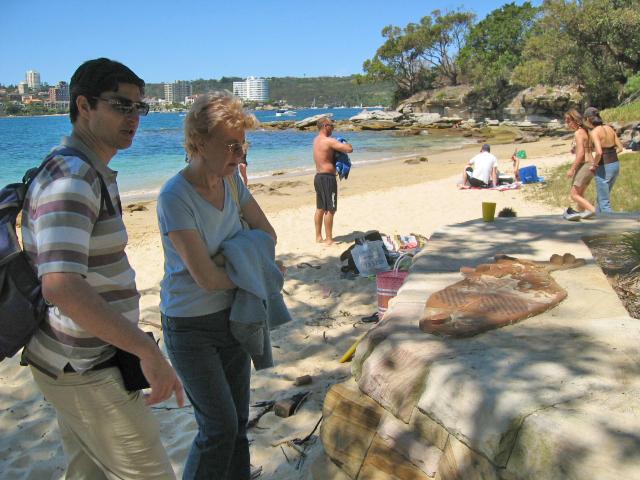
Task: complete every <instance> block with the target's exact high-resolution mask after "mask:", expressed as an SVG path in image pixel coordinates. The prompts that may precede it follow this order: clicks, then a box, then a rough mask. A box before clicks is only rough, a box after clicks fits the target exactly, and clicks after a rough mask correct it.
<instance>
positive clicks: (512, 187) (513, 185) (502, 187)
mask: <svg viewBox="0 0 640 480" xmlns="http://www.w3.org/2000/svg"><path fill="white" fill-rule="evenodd" d="M520 185H521V183H520V182H513V183H506V184H504V185H498V186H497V187H488V188H480V187H472V186H471V185H458V188H459V189H460V190H498V191H499V192H503V191H505V190H517V189H518V188H520Z"/></svg>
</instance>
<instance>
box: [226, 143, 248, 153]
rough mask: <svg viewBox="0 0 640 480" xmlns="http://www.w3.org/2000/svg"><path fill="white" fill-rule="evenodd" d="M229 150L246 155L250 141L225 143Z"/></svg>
mask: <svg viewBox="0 0 640 480" xmlns="http://www.w3.org/2000/svg"><path fill="white" fill-rule="evenodd" d="M225 147H227V151H228V152H229V153H231V154H233V155H244V154H246V153H247V151H248V150H249V142H242V143H238V142H233V143H229V144H227V145H225Z"/></svg>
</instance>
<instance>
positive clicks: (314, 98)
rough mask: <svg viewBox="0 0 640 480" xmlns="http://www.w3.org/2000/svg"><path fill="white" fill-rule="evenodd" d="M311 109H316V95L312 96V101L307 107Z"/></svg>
mask: <svg viewBox="0 0 640 480" xmlns="http://www.w3.org/2000/svg"><path fill="white" fill-rule="evenodd" d="M309 108H310V109H311V110H316V109H317V108H318V107H316V97H313V102H311V106H310V107H309Z"/></svg>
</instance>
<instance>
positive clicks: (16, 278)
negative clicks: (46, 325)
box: [0, 147, 115, 361]
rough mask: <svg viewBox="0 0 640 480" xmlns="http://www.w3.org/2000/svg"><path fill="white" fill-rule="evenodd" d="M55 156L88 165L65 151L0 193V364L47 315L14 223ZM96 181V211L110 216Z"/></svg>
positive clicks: (103, 189)
mask: <svg viewBox="0 0 640 480" xmlns="http://www.w3.org/2000/svg"><path fill="white" fill-rule="evenodd" d="M59 155H64V156H73V157H78V158H80V159H81V160H83V161H85V162H87V163H89V164H90V162H89V160H88V159H87V158H86V157H84V155H83V154H81V153H80V152H78V151H77V150H74V149H71V148H66V147H65V148H62V149H59V150H56V151H54V152H52V153H50V154H49V155H48V156H47V157H46V158H45V159H44V161H43V162H42V163H41V164H40V166H39V167H37V168H32V169H30V170H29V171H27V173H25V175H24V177H23V178H22V182H19V183H12V184H9V185H7V186H5V187H4V188H3V189H2V190H0V361H2V360H4V359H5V358H6V357H12V356H13V355H15V354H16V353H17V352H18V350H20V349H21V348H22V347H24V346H25V345H26V344H27V342H28V341H29V339H30V338H31V336H32V335H33V334H34V333H35V331H36V330H37V329H38V327H39V325H40V323H41V322H42V320H44V316H45V314H46V312H47V304H46V302H45V300H44V298H42V292H41V285H40V280H39V279H38V276H37V274H36V272H35V270H34V268H33V266H32V265H31V263H30V261H29V259H28V258H27V254H26V253H25V252H24V251H23V250H22V247H21V246H20V242H19V241H18V236H17V235H16V219H17V217H18V214H19V213H20V212H21V211H22V206H23V204H24V198H25V195H26V193H27V191H28V190H29V186H30V185H31V182H32V181H33V179H34V178H36V176H37V175H38V174H39V173H40V172H41V171H42V169H43V168H44V167H45V165H46V164H47V162H49V160H51V159H52V158H53V157H55V156H59ZM96 173H97V172H96ZM98 178H99V180H100V188H101V199H100V209H101V210H102V207H103V206H104V205H105V204H106V206H107V209H108V211H109V213H110V214H111V215H113V214H115V209H114V208H113V204H112V203H111V199H110V197H109V192H108V191H107V186H106V185H105V183H104V180H103V179H102V177H101V176H100V174H98Z"/></svg>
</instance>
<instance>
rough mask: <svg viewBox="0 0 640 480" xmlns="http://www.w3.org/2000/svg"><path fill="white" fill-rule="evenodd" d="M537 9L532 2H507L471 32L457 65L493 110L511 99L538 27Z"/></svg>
mask: <svg viewBox="0 0 640 480" xmlns="http://www.w3.org/2000/svg"><path fill="white" fill-rule="evenodd" d="M537 13H538V9H537V8H535V7H533V6H532V5H531V3H529V2H525V3H523V4H522V5H521V6H518V5H516V4H515V3H508V4H506V5H503V6H502V7H500V8H498V9H496V10H494V11H492V12H491V13H489V15H487V17H486V18H484V19H483V20H481V21H480V22H478V23H477V24H476V25H475V26H474V27H473V28H472V29H471V31H470V33H469V36H468V37H467V41H466V44H465V46H464V48H462V49H461V50H460V54H459V57H458V62H459V65H460V68H461V70H462V72H463V74H464V75H465V76H466V78H467V80H468V81H469V82H470V83H472V84H473V86H474V90H475V91H476V92H479V93H480V94H481V95H482V96H483V97H484V99H485V100H486V101H489V102H490V103H491V106H492V108H497V107H498V106H499V105H500V104H501V103H502V102H504V101H505V99H506V98H507V97H508V95H509V93H510V91H511V89H512V87H511V86H510V78H511V73H512V71H513V69H514V68H515V67H516V66H517V65H518V64H519V63H520V61H521V57H522V51H523V49H524V46H525V44H526V42H527V39H528V38H529V36H530V34H531V31H532V29H533V27H534V25H535V20H536V15H537Z"/></svg>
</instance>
